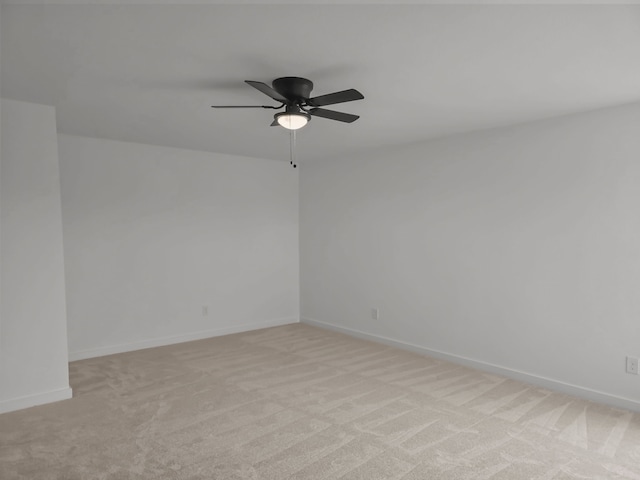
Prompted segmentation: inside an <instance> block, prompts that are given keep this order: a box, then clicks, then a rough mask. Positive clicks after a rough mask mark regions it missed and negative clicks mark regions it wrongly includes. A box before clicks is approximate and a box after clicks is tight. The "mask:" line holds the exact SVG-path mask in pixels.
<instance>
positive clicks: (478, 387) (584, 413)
mask: <svg viewBox="0 0 640 480" xmlns="http://www.w3.org/2000/svg"><path fill="white" fill-rule="evenodd" d="M70 373H71V384H72V387H73V390H74V398H73V399H72V400H67V401H63V402H58V403H55V404H50V405H46V406H42V407H35V408H31V409H28V410H23V411H20V412H13V413H8V414H4V415H0V478H2V480H13V479H29V480H35V479H82V480H87V479H114V480H115V479H224V480H226V479H253V480H257V479H273V480H285V479H300V480H302V479H314V480H315V479H338V478H348V479H358V480H376V479H403V480H426V479H474V480H478V479H489V478H491V479H509V480H513V479H585V478H587V479H601V478H616V479H621V478H622V479H634V480H638V479H640V414H632V413H631V412H627V411H623V410H617V409H614V408H608V407H605V406H601V405H598V404H594V403H589V402H586V401H582V400H578V399H575V398H573V397H569V396H566V395H561V394H557V393H552V392H549V391H547V390H544V389H541V388H537V387H532V386H529V385H526V384H523V383H519V382H516V381H512V380H507V379H504V378H501V377H498V376H495V375H490V374H486V373H482V372H478V371H475V370H471V369H468V368H464V367H460V366H457V365H453V364H451V363H447V362H443V361H439V360H433V359H430V358H426V357H423V356H420V355H416V354H413V353H409V352H405V351H401V350H397V349H394V348H390V347H386V346H383V345H378V344H375V343H370V342H366V341H362V340H358V339H354V338H351V337H348V336H345V335H341V334H338V333H333V332H328V331H324V330H320V329H317V328H314V327H310V326H307V325H302V324H296V325H289V326H284V327H276V328H270V329H266V330H260V331H254V332H247V333H242V334H237V335H230V336H226V337H218V338H213V339H209V340H202V341H197V342H190V343H183V344H178V345H172V346H169V347H162V348H155V349H150V350H141V351H138V352H131V353H126V354H120V355H113V356H109V357H102V358H95V359H89V360H83V361H79V362H74V363H72V364H71V366H70Z"/></svg>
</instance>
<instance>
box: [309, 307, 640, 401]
mask: <svg viewBox="0 0 640 480" xmlns="http://www.w3.org/2000/svg"><path fill="white" fill-rule="evenodd" d="M300 322H301V323H304V324H307V325H311V326H314V327H318V328H324V329H327V330H333V331H336V332H339V333H344V334H346V335H350V336H353V337H356V338H361V339H363V340H369V341H373V342H376V343H382V344H384V345H388V346H391V347H396V348H400V349H402V350H408V351H411V352H414V353H418V354H421V355H426V356H429V357H434V358H438V359H440V360H446V361H449V362H452V363H456V364H458V365H464V366H466V367H471V368H475V369H477V370H482V371H485V372H489V373H494V374H497V375H501V376H503V377H507V378H511V379H513V380H518V381H521V382H524V383H528V384H531V385H535V386H537V387H542V388H546V389H549V390H552V391H555V392H559V393H564V394H568V395H573V396H575V397H578V398H581V399H583V400H589V401H592V402H596V403H601V404H605V405H608V406H611V407H616V408H622V409H625V410H631V411H635V412H640V401H637V400H633V399H630V398H625V397H619V396H617V395H613V394H610V393H606V392H601V391H598V390H592V389H590V388H587V387H581V386H579V385H573V384H571V383H566V382H562V381H560V380H555V379H552V378H547V377H542V376H539V375H534V374H531V373H527V372H522V371H520V370H514V369H511V368H508V367H503V366H501V365H495V364H492V363H488V362H482V361H480V360H474V359H472V358H466V357H462V356H459V355H454V354H451V353H447V352H442V351H439V350H433V349H431V348H427V347H422V346H420V345H415V344H412V343H408V342H403V341H400V340H396V339H394V338H389V337H385V336H383V335H375V334H372V333H366V332H363V331H361V330H356V329H353V328H348V327H342V326H340V325H335V324H333V323H329V322H324V321H321V320H316V319H312V318H309V317H301V318H300Z"/></svg>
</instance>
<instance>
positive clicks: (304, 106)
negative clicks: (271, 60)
mask: <svg viewBox="0 0 640 480" xmlns="http://www.w3.org/2000/svg"><path fill="white" fill-rule="evenodd" d="M245 83H248V84H249V85H251V86H252V87H253V88H255V89H257V90H259V91H261V92H262V93H264V94H265V95H267V96H269V97H271V98H272V99H274V100H275V101H277V102H280V105H278V106H271V105H212V107H213V108H272V109H274V110H279V109H281V108H283V107H284V111H283V112H279V113H276V114H275V115H274V120H273V123H271V126H272V127H274V126H277V125H280V126H282V127H284V128H287V129H289V130H297V129H299V128H302V127H304V126H305V125H306V124H307V122H309V120H311V117H312V116H314V117H322V118H328V119H329V120H337V121H338V122H345V123H351V122H355V121H356V120H357V119H358V118H360V117H359V116H358V115H352V114H350V113H342V112H336V111H334V110H327V109H326V108H320V107H324V106H326V105H335V104H337V103H344V102H352V101H354V100H362V99H363V98H364V96H363V95H362V94H361V93H360V92H359V91H357V90H355V89H353V88H351V89H349V90H342V91H340V92H335V93H329V94H327V95H321V96H319V97H310V95H311V90H313V82H312V81H311V80H307V79H306V78H300V77H281V78H276V79H275V80H274V81H273V82H272V87H270V86H269V85H267V84H266V83H262V82H256V81H254V80H245Z"/></svg>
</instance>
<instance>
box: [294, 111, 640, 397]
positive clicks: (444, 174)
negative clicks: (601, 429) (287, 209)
mask: <svg viewBox="0 0 640 480" xmlns="http://www.w3.org/2000/svg"><path fill="white" fill-rule="evenodd" d="M300 191H301V197H300V217H301V225H300V249H301V272H302V273H301V298H302V312H301V315H302V319H303V321H309V322H316V323H318V324H324V325H329V326H331V325H333V326H334V327H337V328H339V329H342V330H345V331H351V332H352V333H356V334H359V335H361V336H369V337H371V338H374V337H375V338H378V339H380V338H382V339H383V340H384V339H386V341H392V340H396V341H398V342H400V344H404V345H406V344H411V345H413V346H414V348H416V349H417V350H420V351H423V352H427V353H434V354H436V355H440V356H442V357H445V358H450V359H454V360H456V361H460V362H463V363H465V362H466V363H467V364H470V365H474V366H480V367H482V368H485V369H489V370H492V371H497V372H501V373H507V374H509V375H511V376H514V377H517V378H522V379H525V380H527V381H531V382H535V383H538V384H542V385H547V386H550V387H552V388H558V389H561V390H565V391H568V392H572V393H578V394H580V395H583V396H586V397H589V398H593V399H596V400H600V401H605V402H608V403H613V404H616V405H621V406H625V407H630V408H634V409H640V377H639V376H634V375H628V374H626V373H625V356H626V355H634V356H640V294H639V292H640V255H639V248H640V104H633V105H628V106H624V107H619V108H611V109H606V110H601V111H597V112H592V113H587V114H582V115H575V116H570V117H563V118H557V119H552V120H548V121H542V122H536V123H530V124H526V125H521V126H515V127H511V128H504V129H496V130H490V131H483V132H477V133H472V134H466V135H459V136H455V137H449V138H446V139H441V140H438V141H433V142H429V143H425V144H421V145H413V146H407V147H404V148H397V149H389V150H387V151H378V152H376V153H373V154H370V155H368V156H361V157H354V158H341V159H335V160H334V161H328V160H327V161H316V162H313V163H310V164H307V165H304V168H303V169H302V171H301V183H300ZM371 307H377V308H379V309H380V319H379V320H378V321H374V320H372V319H371V316H370V308H371ZM320 322H323V323H320Z"/></svg>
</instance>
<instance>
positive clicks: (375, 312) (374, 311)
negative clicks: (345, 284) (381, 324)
mask: <svg viewBox="0 0 640 480" xmlns="http://www.w3.org/2000/svg"><path fill="white" fill-rule="evenodd" d="M371 319H372V320H378V319H380V310H378V309H377V308H372V309H371Z"/></svg>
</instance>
